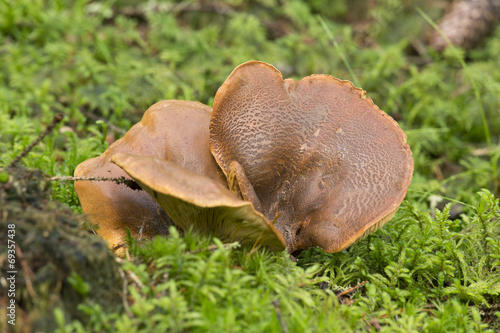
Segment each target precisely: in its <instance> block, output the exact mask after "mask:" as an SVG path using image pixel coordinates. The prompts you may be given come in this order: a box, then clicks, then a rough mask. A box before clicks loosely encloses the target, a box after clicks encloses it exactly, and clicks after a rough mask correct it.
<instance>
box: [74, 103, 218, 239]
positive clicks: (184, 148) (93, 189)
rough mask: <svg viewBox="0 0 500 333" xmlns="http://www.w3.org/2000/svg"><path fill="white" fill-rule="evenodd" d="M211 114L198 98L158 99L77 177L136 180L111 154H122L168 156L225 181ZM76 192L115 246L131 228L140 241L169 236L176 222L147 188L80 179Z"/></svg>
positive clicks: (85, 210)
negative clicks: (212, 146) (214, 149)
mask: <svg viewBox="0 0 500 333" xmlns="http://www.w3.org/2000/svg"><path fill="white" fill-rule="evenodd" d="M210 112H211V108H210V107H208V106H206V105H204V104H201V103H198V102H188V101H177V100H171V101H161V102H158V103H156V104H154V105H153V106H151V107H150V108H149V109H148V110H147V111H146V113H145V114H144V116H143V118H142V120H141V121H140V122H139V123H138V124H136V125H134V126H133V127H132V128H131V129H130V130H129V131H128V132H127V133H126V134H125V136H124V137H123V138H121V139H119V140H117V141H116V142H114V143H113V144H112V145H110V146H109V147H108V149H107V150H106V151H105V152H104V153H103V154H102V155H101V156H98V157H95V158H91V159H89V160H86V161H84V162H83V163H81V164H79V165H78V166H77V168H76V170H75V176H86V177H122V176H125V177H126V178H129V179H130V177H129V176H128V175H127V174H126V173H125V171H123V170H122V169H120V168H119V167H118V166H117V165H115V164H113V163H111V162H110V159H111V156H113V155H114V154H116V153H119V152H121V153H129V154H135V155H147V156H155V157H158V158H162V159H165V160H167V161H170V162H171V163H174V164H176V165H179V166H181V167H183V168H186V169H187V170H189V171H191V172H195V173H198V174H202V175H205V176H206V177H208V178H209V179H211V180H212V181H214V182H216V183H220V184H222V185H225V184H226V180H225V177H224V174H223V173H222V171H221V170H220V168H219V166H218V165H217V163H216V162H215V160H214V158H213V156H212V155H211V153H210V150H209V143H208V140H209V133H208V126H209V122H210ZM222 185H221V186H222ZM75 190H76V192H77V195H78V197H79V199H80V203H81V206H82V211H83V213H86V214H88V215H89V217H90V220H91V221H92V222H93V223H96V224H98V225H99V229H98V230H97V233H98V234H99V235H101V236H102V237H103V238H104V239H105V240H106V241H107V242H108V245H109V246H110V247H111V248H114V247H115V246H116V245H117V244H120V243H121V242H122V240H123V238H124V237H125V236H126V229H127V228H129V229H130V232H131V234H132V236H134V237H136V238H139V239H140V238H150V237H153V236H154V235H157V234H163V235H166V234H168V226H169V225H171V224H172V222H171V221H170V219H169V218H168V216H167V215H166V214H165V212H164V210H163V209H162V208H161V207H160V206H159V205H158V204H157V203H156V202H155V201H154V199H153V198H151V196H150V195H149V194H147V193H146V192H144V191H134V190H132V189H131V188H128V187H126V186H125V185H123V184H122V185H118V184H116V183H113V182H103V181H99V182H97V181H77V182H75Z"/></svg>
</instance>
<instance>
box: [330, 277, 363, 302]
mask: <svg viewBox="0 0 500 333" xmlns="http://www.w3.org/2000/svg"><path fill="white" fill-rule="evenodd" d="M367 283H368V281H363V282H361V283H360V284H358V285H355V286H354V287H352V288H349V289H347V290H344V291H343V292H341V293H338V294H337V295H336V296H337V298H340V297H342V296H345V295H347V294H350V293H352V292H353V291H355V290H356V289H358V288H360V287H362V286H364V285H365V284H367Z"/></svg>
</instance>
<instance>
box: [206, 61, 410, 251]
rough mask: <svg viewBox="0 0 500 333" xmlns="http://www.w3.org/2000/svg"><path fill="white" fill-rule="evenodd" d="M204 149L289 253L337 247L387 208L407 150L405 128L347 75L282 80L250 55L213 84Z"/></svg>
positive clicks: (404, 177)
mask: <svg viewBox="0 0 500 333" xmlns="http://www.w3.org/2000/svg"><path fill="white" fill-rule="evenodd" d="M210 149H211V151H212V153H213V155H214V156H215V159H216V160H217V163H218V164H219V165H220V167H221V168H222V170H223V171H224V173H225V175H226V177H227V178H228V184H229V187H230V189H231V190H232V191H233V192H234V193H235V194H237V195H239V196H241V198H242V199H245V200H248V201H250V202H252V203H253V204H254V206H255V207H260V208H259V209H260V211H261V212H262V213H263V214H264V216H265V217H266V218H267V219H268V220H273V219H275V218H276V224H275V226H276V228H277V229H278V230H279V231H280V232H281V233H282V234H283V236H284V238H285V241H286V244H287V248H288V250H289V252H290V253H293V252H294V251H296V250H301V249H306V248H308V247H311V246H319V247H321V248H322V249H323V250H325V251H326V252H336V251H340V250H342V249H344V248H345V247H347V246H349V245H350V244H352V243H353V242H354V241H355V240H356V239H358V238H360V237H362V236H363V235H365V234H367V233H368V232H371V231H374V230H376V229H377V228H379V227H380V226H382V225H383V224H384V223H385V222H387V221H388V220H390V219H391V218H392V216H393V215H394V214H395V212H396V210H397V208H398V207H399V205H400V204H401V202H402V200H403V198H404V197H405V195H406V191H407V189H408V186H409V184H410V181H411V178H412V173H413V159H412V158H411V151H410V147H409V145H408V144H407V143H406V135H405V134H404V133H403V131H402V130H401V129H400V128H399V126H398V124H397V123H396V121H394V120H393V119H392V118H391V117H390V116H388V115H387V114H386V113H385V112H383V111H382V110H380V109H379V108H378V107H377V106H376V105H375V104H374V103H373V101H372V100H371V99H370V98H368V97H367V96H366V94H365V92H364V91H363V90H361V89H358V88H355V87H354V86H353V85H352V83H351V82H349V81H341V80H339V79H336V78H334V77H332V76H328V75H311V76H308V77H305V78H303V79H302V80H300V81H298V82H297V81H295V80H292V79H287V80H283V78H282V76H281V73H280V72H279V71H278V70H277V69H276V68H274V67H273V66H271V65H269V64H266V63H262V62H257V61H249V62H247V63H244V64H242V65H240V66H238V67H237V68H236V69H235V70H234V71H233V72H232V73H231V75H230V76H229V77H228V78H227V80H226V81H225V82H224V84H223V85H222V86H221V87H220V88H219V90H218V91H217V94H216V96H215V99H214V108H213V111H212V118H211V122H210Z"/></svg>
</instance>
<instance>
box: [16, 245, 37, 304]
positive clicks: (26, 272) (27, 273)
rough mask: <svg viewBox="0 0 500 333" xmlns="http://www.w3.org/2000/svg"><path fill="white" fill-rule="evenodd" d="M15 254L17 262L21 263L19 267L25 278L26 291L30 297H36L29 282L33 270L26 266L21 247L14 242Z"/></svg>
mask: <svg viewBox="0 0 500 333" xmlns="http://www.w3.org/2000/svg"><path fill="white" fill-rule="evenodd" d="M16 255H17V257H18V258H19V262H20V264H21V269H22V270H23V273H24V279H25V280H26V289H27V290H28V293H29V294H30V296H31V297H32V298H36V297H37V295H36V292H35V290H34V289H33V284H32V283H31V278H32V277H33V276H34V274H33V271H32V270H31V268H30V267H29V266H28V264H27V263H26V259H25V258H24V254H23V251H21V248H20V247H19V245H17V244H16Z"/></svg>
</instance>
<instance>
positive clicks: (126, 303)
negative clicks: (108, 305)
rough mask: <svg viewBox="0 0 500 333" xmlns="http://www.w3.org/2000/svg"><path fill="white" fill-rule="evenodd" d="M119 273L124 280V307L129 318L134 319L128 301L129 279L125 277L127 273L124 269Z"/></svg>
mask: <svg viewBox="0 0 500 333" xmlns="http://www.w3.org/2000/svg"><path fill="white" fill-rule="evenodd" d="M118 272H120V277H121V278H122V280H123V285H122V303H123V307H124V308H125V312H126V313H127V315H128V316H129V317H132V316H133V314H132V311H130V306H129V305H128V301H127V278H126V276H125V272H124V271H123V269H121V268H120V269H119V270H118Z"/></svg>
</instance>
